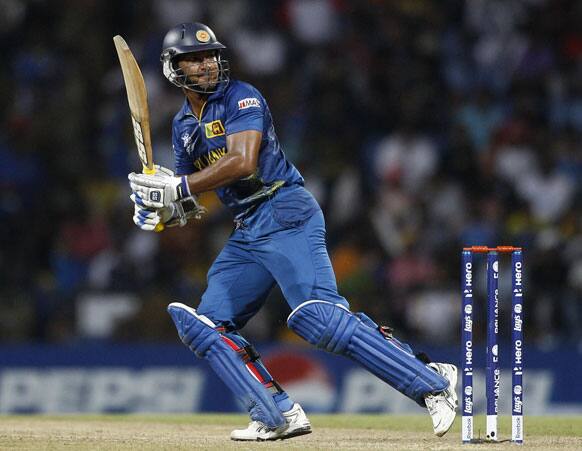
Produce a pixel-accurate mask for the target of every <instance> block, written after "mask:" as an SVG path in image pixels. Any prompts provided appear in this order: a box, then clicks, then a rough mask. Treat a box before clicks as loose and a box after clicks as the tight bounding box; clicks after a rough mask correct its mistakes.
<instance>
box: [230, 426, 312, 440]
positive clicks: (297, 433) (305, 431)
mask: <svg viewBox="0 0 582 451" xmlns="http://www.w3.org/2000/svg"><path fill="white" fill-rule="evenodd" d="M312 432H313V430H312V429H311V427H304V428H298V429H295V430H294V431H293V432H289V433H288V434H285V435H284V436H281V437H273V438H249V439H247V438H232V437H231V438H230V439H231V440H233V441H235V442H274V441H276V440H287V439H288V438H293V437H299V436H301V435H307V434H311V433H312Z"/></svg>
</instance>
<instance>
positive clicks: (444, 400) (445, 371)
mask: <svg viewBox="0 0 582 451" xmlns="http://www.w3.org/2000/svg"><path fill="white" fill-rule="evenodd" d="M428 366H429V367H430V368H432V369H433V370H435V371H436V372H437V373H439V374H440V375H441V376H444V377H445V378H446V379H447V380H448V381H449V387H448V388H447V389H445V390H443V391H441V392H438V393H436V394H434V395H426V396H425V398H424V401H425V402H426V408H427V409H428V413H430V416H431V418H432V427H433V429H434V434H435V435H436V436H438V437H442V436H443V435H445V434H446V433H447V431H448V430H449V429H450V428H451V426H452V425H453V422H454V421H455V415H456V414H457V413H456V410H457V405H458V403H457V392H456V388H457V367H456V366H455V365H450V364H448V363H436V362H435V363H429V364H428Z"/></svg>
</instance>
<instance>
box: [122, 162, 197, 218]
mask: <svg viewBox="0 0 582 451" xmlns="http://www.w3.org/2000/svg"><path fill="white" fill-rule="evenodd" d="M156 169H158V170H157V172H156V173H155V174H152V175H148V174H137V173H135V172H132V173H131V174H129V175H128V179H129V184H130V186H131V189H132V191H134V192H135V193H137V194H139V197H140V198H141V200H142V201H143V204H144V206H146V207H149V208H164V207H170V206H171V205H172V203H173V202H176V201H178V200H180V199H183V198H185V197H189V196H191V194H190V188H189V187H188V180H187V177H186V176H181V177H175V176H174V175H173V172H172V171H170V170H169V169H166V168H164V167H162V166H158V167H157V168H156ZM170 173H171V174H172V175H169V174H170Z"/></svg>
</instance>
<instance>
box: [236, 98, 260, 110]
mask: <svg viewBox="0 0 582 451" xmlns="http://www.w3.org/2000/svg"><path fill="white" fill-rule="evenodd" d="M252 107H256V108H260V107H261V102H259V99H257V98H256V97H247V98H246V99H242V100H239V101H238V109H239V110H245V109H247V108H252Z"/></svg>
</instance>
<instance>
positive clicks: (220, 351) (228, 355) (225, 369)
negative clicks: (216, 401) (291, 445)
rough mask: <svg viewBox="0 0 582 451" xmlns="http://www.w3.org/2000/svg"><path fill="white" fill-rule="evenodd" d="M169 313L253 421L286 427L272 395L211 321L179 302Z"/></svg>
mask: <svg viewBox="0 0 582 451" xmlns="http://www.w3.org/2000/svg"><path fill="white" fill-rule="evenodd" d="M168 313H169V314H170V316H171V317H172V320H173V321H174V324H175V325H176V329H178V335H179V336H180V339H181V340H182V342H183V343H184V344H185V345H186V346H187V347H188V348H189V349H190V350H191V351H192V352H194V354H196V355H197V356H198V357H200V358H204V359H206V360H207V361H208V363H209V364H210V366H211V367H212V369H213V370H214V372H215V373H216V374H217V375H218V377H220V379H222V381H223V382H224V383H225V384H226V386H227V387H228V388H230V389H231V390H232V392H233V393H234V394H235V395H236V396H237V398H239V399H240V400H241V401H242V403H243V404H244V406H245V407H246V409H247V410H248V411H249V413H250V416H251V419H252V420H256V421H260V422H262V423H264V424H266V425H267V426H268V427H270V428H276V427H280V426H282V425H283V424H285V418H284V417H283V415H282V414H281V412H280V411H279V409H278V408H277V405H276V404H275V402H274V401H273V398H272V396H271V394H270V393H269V392H268V391H267V390H266V389H265V387H263V384H261V383H260V382H259V381H258V380H257V379H255V377H254V376H253V375H251V373H250V372H249V371H248V370H247V368H246V366H245V364H244V362H243V361H242V359H241V358H240V357H239V355H238V354H237V353H236V351H234V350H233V349H232V348H231V347H229V346H228V345H227V344H226V343H225V342H224V341H223V339H222V338H221V336H220V334H219V333H218V332H217V331H216V330H215V329H214V324H213V323H212V321H210V320H209V319H208V318H206V317H204V316H202V315H198V314H197V313H196V310H194V309H193V308H191V307H188V306H186V305H184V304H180V303H178V302H173V303H172V304H170V305H169V306H168Z"/></svg>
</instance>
